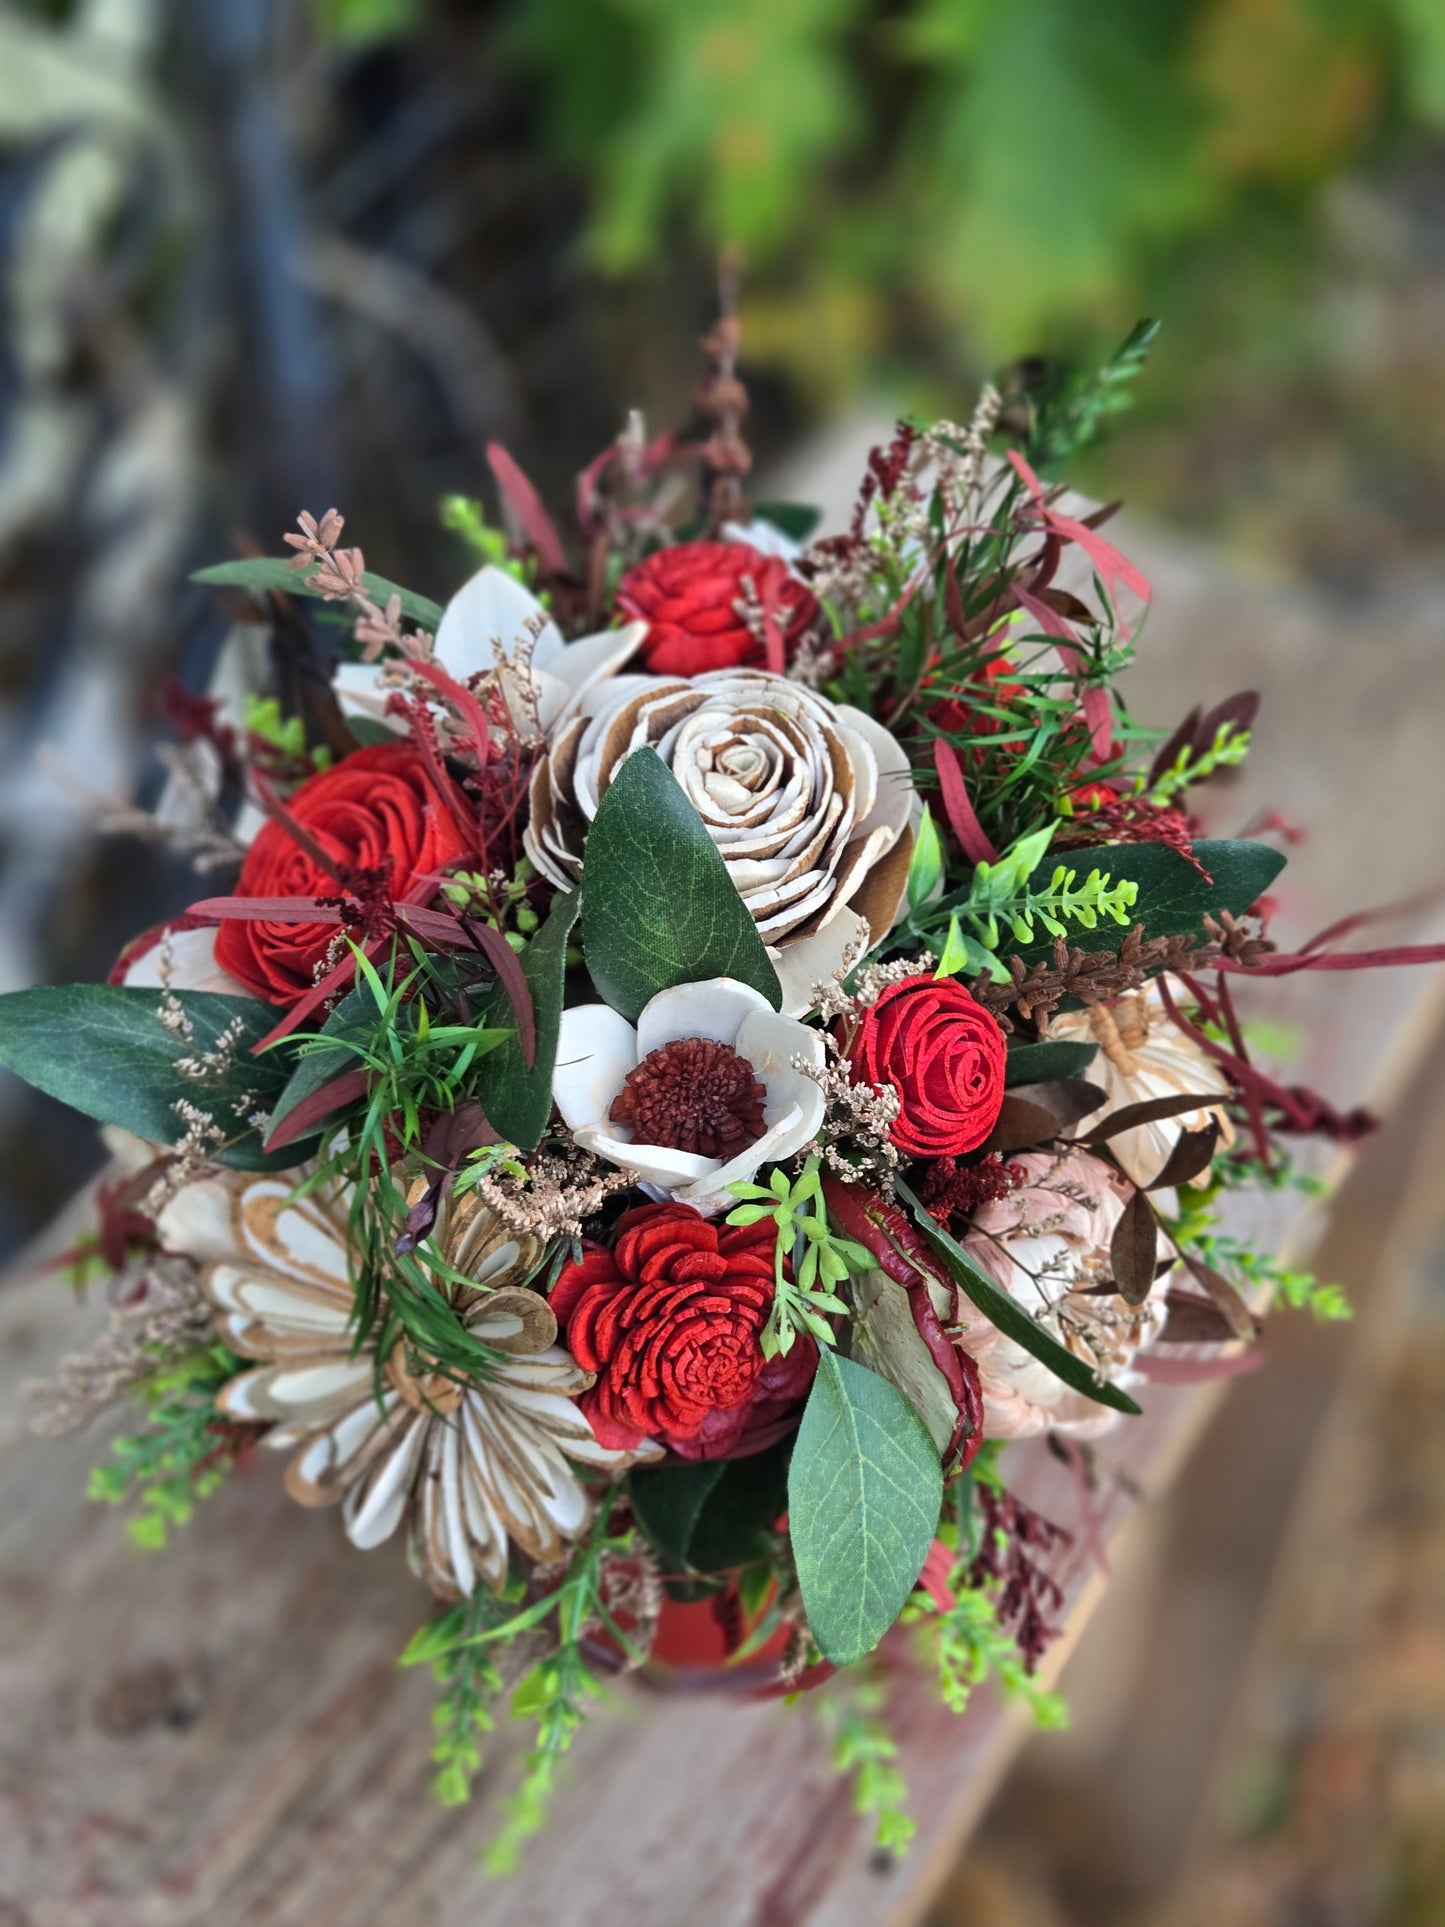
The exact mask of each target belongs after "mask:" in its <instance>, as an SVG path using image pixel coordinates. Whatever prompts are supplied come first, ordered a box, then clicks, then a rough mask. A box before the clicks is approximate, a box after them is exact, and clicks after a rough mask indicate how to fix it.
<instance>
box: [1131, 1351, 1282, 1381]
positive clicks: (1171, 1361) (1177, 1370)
mask: <svg viewBox="0 0 1445 1927" xmlns="http://www.w3.org/2000/svg"><path fill="white" fill-rule="evenodd" d="M1263 1363H1264V1353H1263V1352H1260V1351H1254V1352H1233V1353H1230V1354H1227V1355H1226V1356H1224V1357H1222V1358H1167V1357H1164V1356H1163V1355H1162V1354H1161V1353H1159V1352H1141V1353H1140V1354H1139V1356H1138V1357H1137V1358H1136V1359H1135V1360H1134V1370H1135V1371H1136V1372H1140V1373H1142V1375H1143V1376H1144V1377H1145V1378H1147V1379H1150V1380H1152V1381H1153V1383H1154V1384H1156V1385H1199V1384H1203V1383H1204V1382H1205V1380H1207V1379H1211V1378H1242V1377H1243V1376H1244V1374H1245V1373H1246V1372H1257V1371H1258V1370H1259V1368H1260V1366H1261V1365H1262V1364H1263Z"/></svg>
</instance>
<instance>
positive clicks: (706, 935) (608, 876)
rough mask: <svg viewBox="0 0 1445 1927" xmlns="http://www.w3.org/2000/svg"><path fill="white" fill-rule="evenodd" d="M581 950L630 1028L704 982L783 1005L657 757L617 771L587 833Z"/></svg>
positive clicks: (634, 760)
mask: <svg viewBox="0 0 1445 1927" xmlns="http://www.w3.org/2000/svg"><path fill="white" fill-rule="evenodd" d="M582 948H583V951H584V953H585V955H586V958H587V968H588V969H589V971H590V972H591V973H592V981H593V983H594V984H595V985H596V987H597V990H598V993H599V994H600V995H601V996H602V997H603V998H604V999H605V1000H606V1001H607V1002H608V1003H609V1004H611V1005H612V1007H613V1008H614V1010H620V1011H621V1012H622V1014H623V1016H624V1017H627V1018H629V1019H630V1020H631V1021H632V1022H634V1023H635V1022H636V1020H637V1017H638V1015H639V1013H640V1012H641V1010H642V1007H643V1005H644V1004H645V1003H647V1001H648V999H649V998H651V997H655V996H656V995H657V993H658V992H659V991H661V990H670V989H671V988H672V986H673V985H674V984H686V983H696V982H698V981H700V980H702V979H704V978H708V977H736V978H737V979H738V980H739V981H740V982H742V983H745V984H750V985H751V986H752V988H753V989H754V990H758V991H761V992H762V994H763V996H765V997H766V998H767V1000H768V1002H769V1003H770V1004H771V1005H772V1006H773V1008H774V1009H775V1010H776V1009H777V1008H778V1006H779V1005H780V1003H781V1002H782V990H781V987H780V985H779V983H778V973H777V972H776V971H775V970H774V968H773V966H772V964H771V962H770V961H769V959H768V953H767V951H766V950H765V949H764V947H763V940H762V938H761V937H760V936H759V935H758V932H757V926H756V924H755V923H754V922H753V920H752V918H751V916H750V915H749V914H748V911H747V907H746V905H745V904H744V903H743V900H742V898H741V897H740V896H739V895H738V892H737V889H736V886H735V885H734V883H733V881H732V878H731V877H730V876H729V875H728V871H727V865H726V864H725V863H724V862H723V860H722V857H721V855H720V854H719V852H718V850H717V848H716V846H715V845H714V843H713V840H712V838H711V837H710V836H709V835H708V833H707V831H706V829H705V828H704V827H703V822H702V818H701V817H700V816H699V815H698V813H697V811H696V810H695V809H694V808H693V807H692V805H691V803H689V802H688V800H687V798H686V797H685V796H684V795H683V792H682V789H681V786H680V785H679V784H678V782H677V780H676V778H675V777H674V776H673V774H672V772H671V771H670V770H669V769H668V768H667V766H666V764H665V763H664V762H663V761H662V759H661V757H659V756H658V754H657V752H656V751H655V750H653V749H638V750H634V751H633V753H632V754H631V755H630V756H629V757H628V758H627V760H626V762H624V763H623V765H622V767H621V768H620V769H619V770H618V772H617V774H616V776H615V777H614V778H613V779H612V783H611V786H610V787H609V789H608V791H607V793H606V795H605V796H604V797H603V798H602V802H601V805H600V807H599V808H598V811H597V816H596V818H595V820H594V822H593V824H592V828H591V830H590V831H589V833H588V837H587V847H586V850H585V852H584V855H583V871H582ZM493 1121H494V1122H495V1121H496V1120H495V1119H494V1120H493Z"/></svg>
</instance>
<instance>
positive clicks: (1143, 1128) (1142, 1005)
mask: <svg viewBox="0 0 1445 1927" xmlns="http://www.w3.org/2000/svg"><path fill="white" fill-rule="evenodd" d="M1170 991H1171V994H1172V995H1173V996H1174V997H1175V1000H1176V1002H1177V1001H1178V999H1179V998H1180V997H1182V996H1185V995H1187V993H1186V992H1185V991H1184V989H1183V986H1182V985H1181V986H1179V987H1178V989H1177V990H1176V989H1175V986H1174V985H1173V984H1172V983H1171V985H1170ZM1049 1036H1050V1038H1051V1039H1056V1040H1058V1041H1059V1042H1061V1043H1070V1044H1097V1045H1098V1046H1099V1054H1098V1056H1097V1057H1096V1058H1095V1059H1094V1061H1093V1063H1092V1064H1091V1065H1090V1066H1089V1070H1088V1077H1089V1080H1090V1082H1091V1083H1094V1084H1098V1085H1100V1086H1102V1088H1103V1089H1104V1090H1106V1091H1107V1092H1108V1094H1109V1096H1108V1102H1107V1103H1106V1104H1105V1105H1104V1106H1103V1107H1102V1108H1101V1109H1099V1110H1097V1111H1091V1112H1090V1113H1089V1117H1088V1124H1089V1127H1090V1128H1091V1129H1092V1128H1093V1126H1094V1125H1096V1124H1100V1123H1102V1122H1103V1120H1104V1119H1105V1118H1106V1117H1108V1116H1109V1114H1110V1113H1111V1112H1113V1111H1121V1110H1123V1109H1124V1107H1125V1105H1127V1104H1146V1103H1148V1102H1150V1101H1151V1100H1152V1099H1155V1098H1160V1097H1193V1096H1196V1095H1197V1096H1200V1097H1205V1096H1208V1095H1209V1094H1211V1093H1212V1092H1215V1091H1217V1092H1218V1093H1219V1095H1220V1097H1221V1098H1225V1097H1227V1096H1228V1094H1229V1079H1228V1078H1227V1077H1226V1076H1225V1074H1224V1072H1223V1071H1222V1070H1221V1069H1220V1068H1219V1066H1218V1064H1216V1063H1215V1061H1214V1059H1213V1058H1212V1057H1211V1056H1210V1055H1209V1053H1208V1052H1207V1051H1205V1050H1203V1049H1201V1048H1200V1046H1199V1045H1198V1044H1196V1043H1195V1041H1194V1039H1193V1038H1192V1037H1188V1036H1186V1035H1185V1033H1184V1032H1183V1031H1182V1030H1180V1028H1179V1026H1178V1025H1177V1024H1176V1023H1175V1022H1174V1019H1173V1018H1172V1017H1171V1016H1170V1015H1169V1012H1168V1011H1167V1010H1166V1009H1165V1007H1164V999H1163V998H1162V997H1161V996H1160V994H1159V986H1158V984H1157V983H1149V984H1145V986H1144V987H1143V989H1142V990H1138V991H1134V992H1132V993H1131V994H1130V995H1129V996H1126V997H1119V998H1117V999H1116V1000H1115V1001H1114V1002H1113V1003H1111V1004H1095V1005H1093V1006H1091V1007H1090V1008H1089V1009H1087V1010H1071V1011H1063V1012H1061V1013H1059V1014H1058V1015H1057V1016H1054V1017H1052V1018H1050V1020H1049ZM1211 1122H1216V1123H1218V1125H1219V1149H1220V1150H1227V1149H1228V1147H1229V1146H1230V1145H1231V1144H1232V1143H1233V1142H1234V1126H1233V1125H1232V1124H1231V1123H1230V1120H1229V1116H1228V1114H1227V1112H1226V1111H1225V1109H1224V1106H1223V1104H1222V1103H1220V1104H1211V1105H1208V1106H1203V1107H1201V1108H1200V1109H1199V1110H1197V1111H1185V1112H1183V1113H1182V1114H1181V1115H1180V1116H1178V1117H1164V1118H1158V1119H1156V1121H1155V1122H1154V1123H1152V1124H1137V1125H1135V1127H1134V1128H1133V1130H1130V1131H1120V1132H1119V1134H1118V1136H1117V1137H1111V1138H1110V1139H1109V1149H1110V1150H1111V1151H1112V1152H1113V1154H1114V1157H1115V1158H1116V1159H1117V1161H1118V1164H1119V1168H1120V1169H1121V1170H1122V1171H1125V1172H1127V1174H1128V1175H1129V1176H1130V1177H1131V1178H1132V1179H1133V1180H1134V1182H1135V1184H1139V1185H1148V1184H1152V1183H1153V1182H1154V1180H1155V1178H1157V1177H1158V1175H1159V1173H1160V1172H1161V1171H1162V1170H1163V1169H1164V1166H1165V1165H1166V1164H1167V1163H1168V1162H1169V1157H1170V1153H1171V1152H1172V1151H1173V1149H1174V1147H1175V1145H1176V1144H1177V1143H1178V1142H1179V1139H1180V1138H1181V1136H1182V1135H1183V1134H1184V1132H1186V1131H1202V1130H1203V1129H1204V1128H1205V1126H1206V1125H1207V1124H1209V1123H1211ZM1207 1176H1208V1173H1207V1172H1205V1173H1203V1174H1201V1177H1200V1179H1199V1182H1201V1183H1203V1182H1205V1181H1206V1179H1207Z"/></svg>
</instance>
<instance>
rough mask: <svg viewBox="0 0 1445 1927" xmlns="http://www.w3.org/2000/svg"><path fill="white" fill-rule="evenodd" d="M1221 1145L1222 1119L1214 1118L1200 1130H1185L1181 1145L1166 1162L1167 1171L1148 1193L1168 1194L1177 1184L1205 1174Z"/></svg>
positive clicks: (1153, 1183)
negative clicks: (1202, 1173)
mask: <svg viewBox="0 0 1445 1927" xmlns="http://www.w3.org/2000/svg"><path fill="white" fill-rule="evenodd" d="M1218 1144H1219V1120H1218V1119H1217V1118H1211V1119H1210V1120H1209V1122H1208V1123H1207V1124H1206V1125H1205V1126H1204V1128H1203V1129H1202V1130H1199V1131H1181V1132H1180V1134H1179V1139H1178V1142H1177V1143H1176V1144H1175V1146H1174V1149H1173V1150H1172V1151H1171V1152H1170V1153H1169V1156H1168V1157H1167V1158H1166V1159H1165V1161H1164V1168H1163V1170H1162V1171H1161V1172H1160V1173H1159V1175H1158V1177H1157V1178H1155V1179H1154V1180H1153V1181H1152V1183H1150V1184H1148V1185H1146V1186H1145V1189H1146V1190H1148V1191H1168V1190H1169V1189H1170V1188H1171V1187H1172V1186H1174V1185H1176V1184H1188V1182H1189V1180H1190V1179H1191V1178H1197V1177H1198V1176H1199V1174H1200V1172H1201V1171H1207V1170H1208V1169H1209V1162H1210V1159H1211V1158H1212V1157H1213V1156H1214V1153H1215V1150H1216V1149H1217V1147H1218Z"/></svg>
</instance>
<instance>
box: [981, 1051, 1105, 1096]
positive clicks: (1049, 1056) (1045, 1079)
mask: <svg viewBox="0 0 1445 1927" xmlns="http://www.w3.org/2000/svg"><path fill="white" fill-rule="evenodd" d="M1098 1049H1099V1046H1098V1045H1097V1044H1064V1043H1058V1044H1054V1043H1043V1044H1015V1045H1014V1046H1013V1047H1012V1049H1011V1050H1010V1051H1009V1054H1008V1062H1007V1065H1006V1066H1005V1069H1004V1074H1003V1081H1004V1086H1005V1088H1006V1089H1008V1090H1012V1089H1013V1088H1014V1086H1015V1085H1018V1084H1054V1083H1057V1082H1058V1080H1059V1079H1060V1078H1065V1077H1082V1076H1083V1074H1084V1072H1085V1071H1086V1070H1087V1069H1088V1068H1089V1066H1090V1064H1092V1063H1093V1061H1094V1058H1095V1056H1096V1055H1097V1054H1098Z"/></svg>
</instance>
